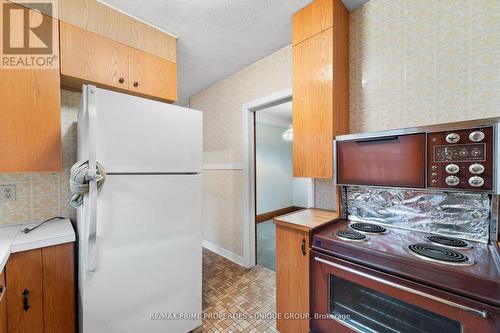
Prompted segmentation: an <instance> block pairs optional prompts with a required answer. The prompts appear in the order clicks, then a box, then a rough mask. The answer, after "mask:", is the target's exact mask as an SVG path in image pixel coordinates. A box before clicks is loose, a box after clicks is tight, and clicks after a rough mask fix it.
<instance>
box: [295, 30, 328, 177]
mask: <svg viewBox="0 0 500 333" xmlns="http://www.w3.org/2000/svg"><path fill="white" fill-rule="evenodd" d="M332 45H333V28H330V29H328V30H326V31H324V32H322V33H320V34H318V35H315V36H314V37H311V38H309V39H307V40H306V41H304V42H302V43H300V44H297V45H294V46H293V48H292V57H293V58H292V89H293V101H292V104H293V175H294V176H295V177H310V178H332V175H333V136H334V133H333V121H334V118H333V46H332Z"/></svg>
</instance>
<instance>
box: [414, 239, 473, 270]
mask: <svg viewBox="0 0 500 333" xmlns="http://www.w3.org/2000/svg"><path fill="white" fill-rule="evenodd" d="M408 250H409V252H410V253H411V254H413V255H415V256H417V257H419V258H421V259H425V260H429V261H433V262H437V263H441V264H447V265H458V266H470V265H473V264H474V261H473V260H471V259H469V257H467V256H466V255H464V254H462V253H460V252H458V251H455V250H451V249H448V248H445V247H442V246H437V245H432V244H425V243H418V244H411V245H409V246H408Z"/></svg>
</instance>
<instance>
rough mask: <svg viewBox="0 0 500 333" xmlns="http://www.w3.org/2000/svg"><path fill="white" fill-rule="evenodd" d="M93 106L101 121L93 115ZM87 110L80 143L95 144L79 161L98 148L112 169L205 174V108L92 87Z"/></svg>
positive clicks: (86, 94) (84, 104) (84, 109)
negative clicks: (187, 106)
mask: <svg viewBox="0 0 500 333" xmlns="http://www.w3.org/2000/svg"><path fill="white" fill-rule="evenodd" d="M92 109H94V110H95V119H92V118H90V119H89V117H91V116H92V112H91V111H90V110H92ZM81 113H82V114H81V115H79V124H78V126H79V141H83V142H88V143H89V144H87V146H85V147H81V148H82V149H85V150H86V151H82V154H80V152H79V159H81V160H82V159H88V157H87V156H88V153H89V152H90V151H92V150H95V152H96V159H97V161H98V162H100V163H101V164H102V165H103V166H104V168H105V170H106V172H107V173H198V172H201V168H202V149H203V148H202V127H203V124H202V113H201V112H200V111H195V110H191V109H187V108H182V107H178V106H175V105H171V104H166V103H161V102H158V101H153V100H149V99H145V98H140V97H136V96H131V95H127V94H122V93H117V92H113V91H108V90H104V89H99V88H96V87H94V86H90V85H89V86H84V88H83V97H82V110H81ZM80 120H81V122H80ZM92 124H94V125H93V126H92ZM93 127H95V128H93ZM93 133H94V134H93ZM93 141H94V142H95V145H93V144H91V143H92V142H93Z"/></svg>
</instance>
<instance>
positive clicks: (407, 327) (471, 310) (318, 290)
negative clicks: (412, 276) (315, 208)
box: [310, 251, 500, 333]
mask: <svg viewBox="0 0 500 333" xmlns="http://www.w3.org/2000/svg"><path fill="white" fill-rule="evenodd" d="M310 258H311V331H312V332H314V333H329V332H335V333H346V332H362V333H375V332H376V333H382V332H383V333H386V332H387V333H389V332H391V333H392V332H394V333H396V332H397V333H419V332H420V333H434V332H436V333H477V332H481V333H490V332H491V333H497V332H500V314H499V311H500V309H498V308H495V307H491V306H488V305H485V304H483V303H479V302H476V301H472V300H470V299H466V298H463V297H460V296H457V295H453V294H450V293H447V292H443V291H440V290H437V289H434V288H431V287H427V286H424V285H421V284H418V283H415V282H411V281H408V280H405V279H401V278H398V277H395V276H392V275H389V274H385V273H382V272H379V271H375V270H373V269H369V268H366V267H363V266H360V265H357V264H353V263H350V262H347V261H345V260H341V259H337V258H334V257H331V256H327V255H323V254H320V253H318V252H315V251H312V252H311V256H310Z"/></svg>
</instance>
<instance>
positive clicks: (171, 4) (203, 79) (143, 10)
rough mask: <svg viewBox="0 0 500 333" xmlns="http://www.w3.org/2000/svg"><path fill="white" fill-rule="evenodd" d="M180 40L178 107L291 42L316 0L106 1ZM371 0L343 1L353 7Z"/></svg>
mask: <svg viewBox="0 0 500 333" xmlns="http://www.w3.org/2000/svg"><path fill="white" fill-rule="evenodd" d="M100 1H101V2H103V3H106V4H108V5H109V6H111V7H113V8H116V9H118V10H120V11H123V12H125V13H127V14H129V15H131V16H134V17H136V18H138V19H140V20H142V21H144V22H146V23H150V24H152V25H153V26H155V27H157V28H159V29H161V30H163V31H166V32H170V33H171V34H173V35H175V36H177V37H178V41H177V70H178V95H179V96H178V97H179V101H178V102H177V104H179V105H186V104H187V103H188V100H189V97H190V96H192V95H194V94H196V93H197V92H199V91H201V90H203V89H204V88H206V87H208V86H210V85H211V84H213V83H215V82H217V81H219V80H221V79H223V78H225V77H227V76H229V75H231V74H233V73H235V72H237V71H239V70H241V69H243V68H245V67H246V66H248V65H249V64H251V63H253V62H255V61H257V60H259V59H262V58H264V57H265V56H267V55H269V54H271V53H273V52H274V51H277V50H279V49H280V48H282V47H284V46H286V45H288V44H290V43H291V31H292V28H291V17H292V14H293V13H295V12H296V11H298V10H299V9H301V8H302V7H304V6H306V5H307V4H308V3H310V2H311V0H189V1H186V0H168V1H165V0H141V1H137V0H100ZM366 1H367V0H343V2H344V3H345V4H346V7H348V8H349V9H351V10H352V9H353V8H355V7H356V6H359V5H360V4H361V3H364V2H366Z"/></svg>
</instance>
